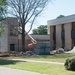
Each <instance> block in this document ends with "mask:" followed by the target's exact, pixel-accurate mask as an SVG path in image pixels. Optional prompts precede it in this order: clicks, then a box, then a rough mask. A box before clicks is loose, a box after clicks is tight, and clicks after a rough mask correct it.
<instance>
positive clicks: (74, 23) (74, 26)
mask: <svg viewBox="0 0 75 75" xmlns="http://www.w3.org/2000/svg"><path fill="white" fill-rule="evenodd" d="M72 30H75V22H72Z"/></svg>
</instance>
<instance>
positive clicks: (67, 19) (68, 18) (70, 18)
mask: <svg viewBox="0 0 75 75" xmlns="http://www.w3.org/2000/svg"><path fill="white" fill-rule="evenodd" d="M69 22H75V14H73V15H69V16H65V17H62V18H57V19H53V20H49V21H48V22H47V24H48V26H49V25H50V26H52V25H58V24H63V23H69Z"/></svg>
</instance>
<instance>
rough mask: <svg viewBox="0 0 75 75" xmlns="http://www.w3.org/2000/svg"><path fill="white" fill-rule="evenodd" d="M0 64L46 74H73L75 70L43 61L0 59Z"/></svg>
mask: <svg viewBox="0 0 75 75" xmlns="http://www.w3.org/2000/svg"><path fill="white" fill-rule="evenodd" d="M0 66H5V67H10V68H17V69H22V70H28V71H34V72H39V73H41V74H47V75H75V72H73V71H67V70H65V68H64V66H63V65H55V64H53V65H52V64H45V63H32V62H18V61H11V60H4V59H0Z"/></svg>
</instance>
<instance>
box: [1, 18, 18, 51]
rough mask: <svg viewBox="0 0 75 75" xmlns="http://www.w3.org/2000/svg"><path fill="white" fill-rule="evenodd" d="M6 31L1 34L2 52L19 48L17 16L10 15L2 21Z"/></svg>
mask: <svg viewBox="0 0 75 75" xmlns="http://www.w3.org/2000/svg"><path fill="white" fill-rule="evenodd" d="M1 24H2V26H3V27H4V29H5V32H4V33H3V34H2V35H1V36H0V52H9V51H17V50H18V32H17V31H16V30H15V29H17V28H18V20H17V18H12V17H8V18H6V19H5V20H3V21H1Z"/></svg>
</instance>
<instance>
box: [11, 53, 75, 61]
mask: <svg viewBox="0 0 75 75" xmlns="http://www.w3.org/2000/svg"><path fill="white" fill-rule="evenodd" d="M72 56H75V54H54V55H36V56H29V57H28V56H21V57H10V58H18V59H19V58H21V59H30V60H43V61H53V62H65V60H66V59H67V58H68V57H72Z"/></svg>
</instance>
